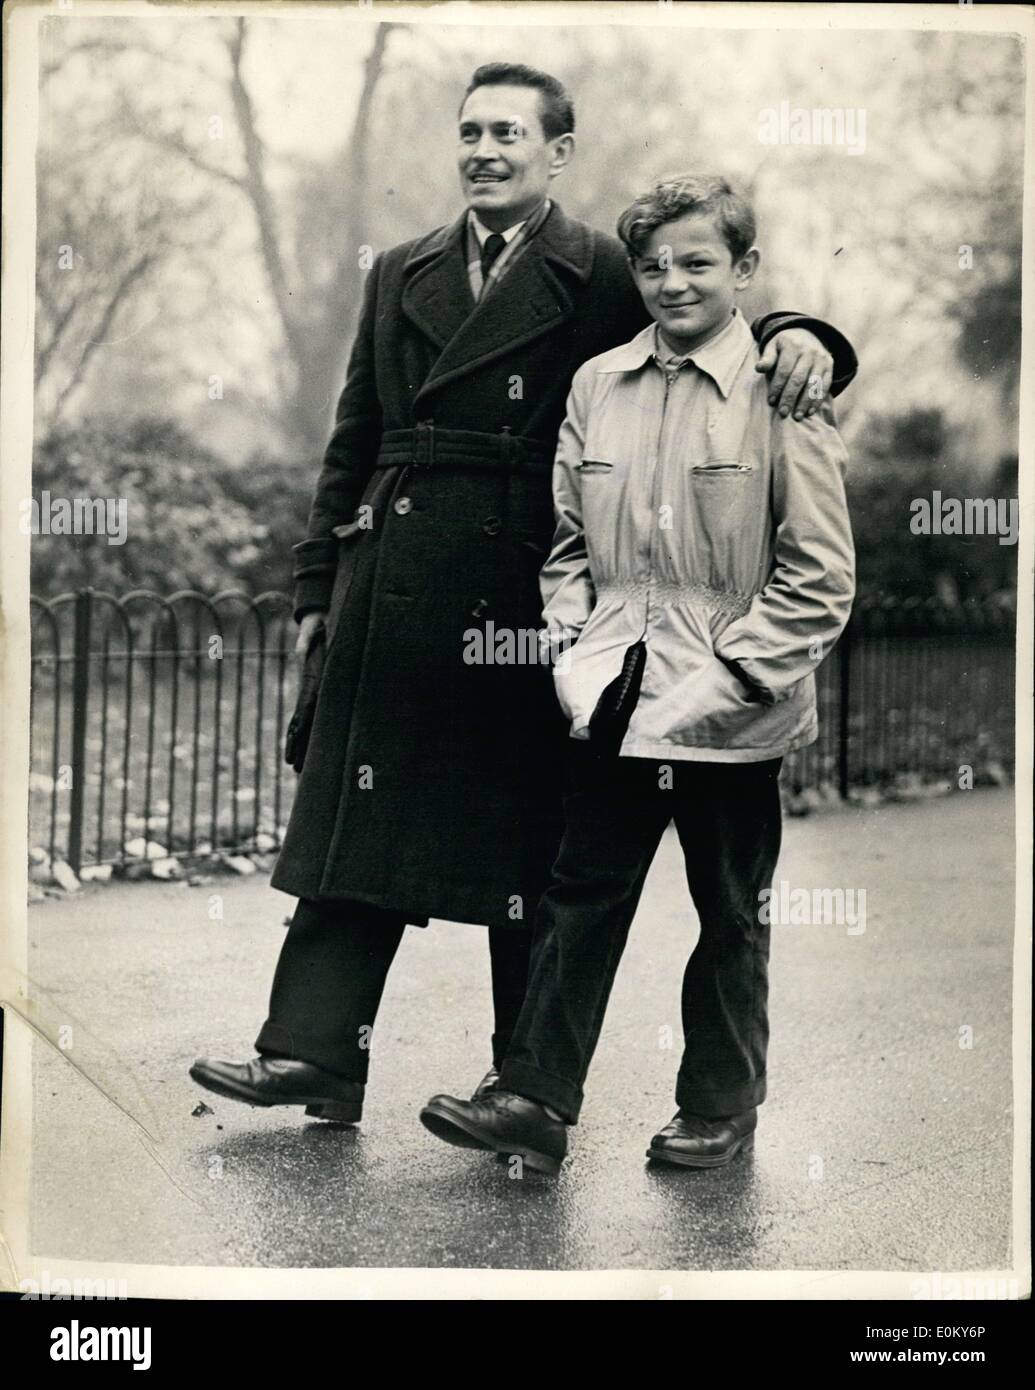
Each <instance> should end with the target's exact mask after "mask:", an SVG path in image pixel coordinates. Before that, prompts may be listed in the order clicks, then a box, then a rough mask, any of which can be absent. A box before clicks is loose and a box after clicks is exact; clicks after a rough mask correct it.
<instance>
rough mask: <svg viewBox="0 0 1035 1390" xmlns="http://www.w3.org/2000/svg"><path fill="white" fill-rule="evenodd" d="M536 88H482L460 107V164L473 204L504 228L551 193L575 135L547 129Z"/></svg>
mask: <svg viewBox="0 0 1035 1390" xmlns="http://www.w3.org/2000/svg"><path fill="white" fill-rule="evenodd" d="M539 102H540V95H539V92H538V91H537V90H536V89H535V88H534V87H518V86H507V85H502V86H498V87H476V88H475V89H474V91H473V92H472V93H471V95H470V96H469V97H468V98H467V100H466V101H465V102H464V104H463V107H462V108H461V111H460V142H459V150H458V154H457V163H458V166H459V169H460V184H461V187H462V188H463V192H464V198H465V200H466V202H467V205H468V207H471V208H473V209H474V211H475V212H476V213H477V214H478V216H479V217H480V218H481V220H482V221H483V222H484V223H485V225H486V226H487V227H490V228H492V230H493V231H497V232H502V231H505V230H506V229H507V227H510V226H513V224H514V223H515V222H521V221H523V220H524V219H525V218H526V217H527V216H528V215H529V213H531V212H534V211H535V209H536V208H537V207H538V206H539V204H540V203H541V202H542V201H543V199H544V198H545V197H546V194H547V190H548V188H549V186H550V180H551V179H552V178H554V177H555V175H556V174H559V173H560V171H561V169H563V168H564V166H565V164H567V162H568V159H569V157H570V154H571V149H572V145H573V143H574V142H573V139H572V137H571V136H570V135H562V136H559V137H558V138H557V139H554V140H548V139H547V138H546V136H545V135H544V134H543V125H542V118H541V116H540V108H539Z"/></svg>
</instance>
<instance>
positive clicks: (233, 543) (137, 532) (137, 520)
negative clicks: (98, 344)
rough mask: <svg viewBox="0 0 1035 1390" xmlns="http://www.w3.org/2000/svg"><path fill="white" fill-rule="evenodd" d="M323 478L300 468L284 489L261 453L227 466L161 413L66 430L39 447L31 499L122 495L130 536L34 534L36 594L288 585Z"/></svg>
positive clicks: (279, 467) (279, 469)
mask: <svg viewBox="0 0 1035 1390" xmlns="http://www.w3.org/2000/svg"><path fill="white" fill-rule="evenodd" d="M315 476H316V474H315V470H308V471H303V470H301V469H300V470H299V471H298V474H297V476H296V479H293V480H291V482H292V483H293V485H292V486H288V485H287V484H288V479H287V478H286V475H285V468H284V465H283V463H281V462H278V461H277V460H274V459H271V458H268V457H265V456H260V457H255V458H252V459H250V460H248V462H247V463H246V464H245V465H244V466H243V467H242V466H234V467H231V466H230V465H229V464H227V463H226V462H225V461H224V460H222V459H220V458H219V457H217V456H216V455H215V454H213V453H212V452H211V451H209V450H207V449H205V448H204V447H203V446H201V445H199V444H198V443H197V442H196V441H195V440H194V439H192V438H191V437H190V435H189V434H187V433H186V431H185V430H184V429H183V428H182V427H181V426H180V425H178V424H176V423H175V421H173V420H169V419H162V418H158V417H154V416H138V417H130V418H125V419H123V418H120V417H107V418H93V419H91V420H89V421H86V422H84V423H81V424H77V425H75V426H62V427H58V428H56V429H55V430H54V431H52V432H51V433H50V434H49V435H47V436H46V437H45V438H44V439H42V440H41V441H39V443H38V444H37V447H36V450H35V455H34V460H33V480H32V491H33V496H34V498H35V499H36V500H37V502H38V503H41V504H42V502H43V500H44V499H43V494H44V493H45V492H49V493H50V496H51V498H52V499H57V498H67V499H75V498H90V499H96V498H112V499H125V502H126V517H127V539H126V542H125V544H123V545H117V544H111V543H109V539H108V538H107V537H106V536H105V535H54V534H50V535H46V534H38V535H34V537H33V541H32V587H33V591H34V592H35V593H38V594H40V595H42V596H45V597H46V596H52V595H54V594H56V593H58V592H61V591H63V590H67V589H75V588H80V587H83V586H85V585H91V586H93V587H94V588H97V589H108V590H110V591H112V592H114V593H116V594H121V593H125V592H126V590H128V589H131V588H137V587H144V588H154V589H157V590H159V591H160V592H162V593H165V594H168V593H170V592H172V591H173V590H174V589H180V588H192V589H200V590H201V591H202V592H203V593H209V594H211V593H215V592H217V591H218V590H220V589H224V588H230V587H244V588H246V589H250V590H252V591H254V592H257V591H259V590H262V589H267V588H277V589H284V588H287V587H288V586H289V585H290V579H291V554H290V549H291V545H292V544H293V543H294V542H295V541H297V540H299V539H300V538H301V536H302V535H303V534H304V527H305V516H306V508H307V505H308V500H309V499H308V489H309V488H310V487H311V486H312V480H313V479H314V478H315ZM41 510H42V511H46V508H45V507H42V506H41ZM42 529H43V527H42V525H41V531H42Z"/></svg>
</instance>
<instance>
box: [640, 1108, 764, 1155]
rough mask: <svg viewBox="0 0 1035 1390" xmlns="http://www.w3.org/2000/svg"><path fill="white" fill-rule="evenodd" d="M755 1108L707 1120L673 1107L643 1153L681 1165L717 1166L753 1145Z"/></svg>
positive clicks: (756, 1118) (756, 1113)
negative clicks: (666, 1121)
mask: <svg viewBox="0 0 1035 1390" xmlns="http://www.w3.org/2000/svg"><path fill="white" fill-rule="evenodd" d="M757 1124H758V1110H757V1109H754V1110H745V1111H744V1113H743V1114H742V1115H730V1116H727V1117H726V1118H724V1119H721V1120H709V1119H706V1118H705V1117H704V1116H703V1115H692V1114H690V1113H689V1111H686V1110H677V1111H676V1113H675V1115H673V1117H672V1119H671V1120H670V1121H669V1123H668V1124H667V1125H666V1126H665V1128H664V1129H663V1130H661V1131H659V1133H657V1134H655V1136H654V1138H653V1139H652V1140H651V1141H650V1148H649V1149H648V1150H647V1157H648V1158H653V1159H656V1160H657V1161H658V1162H659V1163H677V1164H680V1165H681V1166H682V1167H684V1168H721V1167H722V1165H723V1164H724V1163H729V1162H730V1160H731V1159H734V1158H736V1156H737V1154H739V1153H747V1152H748V1151H749V1150H750V1149H752V1148H753V1147H754V1143H755V1126H756V1125H757Z"/></svg>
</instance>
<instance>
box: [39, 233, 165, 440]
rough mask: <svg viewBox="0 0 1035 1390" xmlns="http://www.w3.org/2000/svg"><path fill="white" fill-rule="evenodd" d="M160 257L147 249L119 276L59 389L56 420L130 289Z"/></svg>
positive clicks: (103, 340) (55, 412) (55, 409)
mask: <svg viewBox="0 0 1035 1390" xmlns="http://www.w3.org/2000/svg"><path fill="white" fill-rule="evenodd" d="M157 259H158V258H157V256H156V254H155V253H154V252H152V251H147V252H145V253H144V255H142V256H140V257H138V258H137V260H136V261H134V263H133V264H132V265H131V266H130V267H129V268H128V269H127V270H126V271H125V272H124V273H123V275H122V276H121V278H120V279H119V282H118V284H117V285H116V286H115V288H114V290H113V291H112V293H111V295H110V296H109V298H108V302H107V304H106V305H105V307H104V311H103V313H102V314H101V318H100V322H99V323H98V325H97V328H96V330H95V336H94V337H92V338H88V339H87V341H86V344H85V346H84V348H83V351H82V353H81V354H80V357H79V362H78V363H77V365H76V368H75V370H74V371H73V373H72V375H71V377H70V379H69V380H68V381H67V382H66V383H65V385H64V386H63V387H62V389H61V391H60V392H59V393H58V396H57V399H56V401H55V402H54V410H53V415H52V419H53V420H54V421H57V420H58V419H60V417H61V414H62V412H63V411H64V408H65V405H66V403H67V401H68V398H69V396H70V395H71V394H72V392H73V391H74V390H75V389H76V387H77V386H78V385H79V383H80V382H81V381H82V379H83V377H84V376H85V374H86V368H87V367H88V366H89V363H90V359H91V358H92V357H93V355H94V353H95V352H96V351H97V349H98V348H99V347H101V346H103V344H104V343H105V341H106V339H107V336H108V333H109V331H110V329H111V326H112V324H113V323H114V322H115V316H116V314H117V313H118V311H119V309H120V308H121V306H122V303H123V301H124V300H125V299H126V297H127V296H128V294H129V292H130V290H131V289H132V287H133V286H134V285H135V284H136V282H137V281H138V280H140V279H141V278H142V277H143V276H144V275H146V273H147V271H148V270H149V269H150V267H151V266H152V265H153V264H154V263H155V261H156V260H157Z"/></svg>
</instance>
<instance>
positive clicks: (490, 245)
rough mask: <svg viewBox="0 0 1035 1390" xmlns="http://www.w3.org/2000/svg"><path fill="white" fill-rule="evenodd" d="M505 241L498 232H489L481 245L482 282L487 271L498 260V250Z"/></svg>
mask: <svg viewBox="0 0 1035 1390" xmlns="http://www.w3.org/2000/svg"><path fill="white" fill-rule="evenodd" d="M506 244H507V243H506V242H505V241H504V240H503V238H502V237H501V236H500V234H499V232H490V233H489V235H488V236H487V237H486V238H485V241H484V243H483V245H482V284H483V285H484V283H485V280H486V278H487V276H488V274H489V271H490V270H491V269H492V267H493V266H494V265H495V264H496V262H497V260H499V256H500V252H501V251H502V250H503V248H504V246H506Z"/></svg>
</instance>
